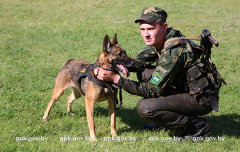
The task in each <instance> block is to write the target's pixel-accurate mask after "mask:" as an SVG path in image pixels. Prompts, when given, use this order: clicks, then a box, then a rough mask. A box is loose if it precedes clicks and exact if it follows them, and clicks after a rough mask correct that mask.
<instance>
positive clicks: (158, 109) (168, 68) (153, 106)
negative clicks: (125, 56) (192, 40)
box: [118, 7, 219, 138]
mask: <svg viewBox="0 0 240 152" xmlns="http://www.w3.org/2000/svg"><path fill="white" fill-rule="evenodd" d="M149 10H150V14H151V11H152V12H153V13H152V14H154V13H158V14H163V17H162V18H164V17H165V19H166V16H167V15H166V14H165V13H166V12H165V11H164V12H163V10H162V9H160V8H157V7H155V8H152V7H151V8H150V9H149V8H146V9H144V10H143V11H142V16H141V17H140V18H139V20H146V18H147V17H146V18H144V17H145V16H144V15H143V14H147V13H148V11H149ZM146 12H147V13H146ZM148 14H149V13H148ZM151 17H152V16H151ZM159 18H161V17H159ZM151 19H152V18H151ZM146 21H147V20H146ZM181 36H182V34H181V32H180V31H177V30H174V29H168V35H167V36H166V38H165V41H166V40H168V39H170V38H175V37H181ZM201 55H202V53H201V52H199V51H196V50H194V49H193V50H192V52H190V51H189V50H188V49H187V47H186V45H179V46H177V47H173V48H170V49H167V50H166V51H165V52H164V53H163V54H162V53H161V50H158V49H156V48H154V47H153V46H146V47H145V49H144V50H143V51H142V52H141V53H140V54H138V55H137V56H136V57H135V58H134V59H135V61H136V63H135V64H134V67H131V68H129V71H131V72H139V71H143V70H144V69H146V68H148V67H149V65H151V64H153V63H154V62H155V61H156V62H157V66H156V69H155V70H154V71H153V73H152V76H151V79H150V80H149V81H147V82H136V81H132V80H129V79H125V78H122V77H121V78H120V80H119V83H118V86H119V87H122V88H123V89H124V90H125V91H127V92H129V93H130V94H133V95H138V96H142V97H144V98H143V99H142V100H140V101H139V102H138V104H137V110H138V113H139V115H140V116H141V117H143V118H144V119H146V120H149V121H152V122H154V123H156V124H158V125H161V126H163V127H165V128H167V129H172V130H178V129H181V128H183V127H184V126H186V128H187V129H186V132H185V133H183V135H182V137H184V138H187V137H189V136H190V137H197V136H203V137H206V136H208V135H209V134H210V133H211V128H210V125H209V123H208V121H207V120H205V119H203V118H200V117H197V116H200V115H205V114H208V113H210V112H211V111H212V106H211V102H210V96H213V97H215V98H216V99H217V101H218V91H219V90H214V91H212V90H211V91H212V92H211V94H209V93H206V92H207V91H205V92H203V93H201V94H197V95H190V94H189V92H186V91H185V90H184V89H183V87H184V86H181V84H179V83H178V82H179V79H180V78H181V77H184V76H185V75H186V71H187V70H188V69H189V68H190V67H191V66H192V65H193V64H194V63H195V62H196V61H198V59H199V58H200V56H201ZM148 72H149V71H148Z"/></svg>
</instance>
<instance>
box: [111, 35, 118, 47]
mask: <svg viewBox="0 0 240 152" xmlns="http://www.w3.org/2000/svg"><path fill="white" fill-rule="evenodd" d="M117 43H118V42H117V33H115V36H114V38H113V40H112V44H117Z"/></svg>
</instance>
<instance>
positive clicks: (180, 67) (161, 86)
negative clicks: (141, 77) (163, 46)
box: [118, 29, 201, 98]
mask: <svg viewBox="0 0 240 152" xmlns="http://www.w3.org/2000/svg"><path fill="white" fill-rule="evenodd" d="M168 31H169V33H168V35H167V36H166V38H165V41H166V40H168V39H170V38H174V37H181V36H182V34H181V32H180V31H178V30H174V29H168ZM200 56H201V53H199V52H196V51H194V50H193V51H192V52H189V51H188V49H187V47H186V45H180V46H177V47H173V48H171V49H168V50H166V51H165V52H164V53H163V54H161V50H158V49H156V48H154V47H153V46H146V47H145V49H144V50H143V51H142V52H141V53H139V54H138V55H137V56H136V57H134V58H133V59H134V60H135V61H136V63H135V64H134V66H133V67H131V68H129V71H131V72H136V71H139V70H143V69H145V68H146V67H147V66H149V65H150V64H153V63H154V62H155V61H156V60H157V63H158V65H157V67H156V69H155V71H154V72H153V74H152V78H151V80H149V81H148V82H136V81H133V80H129V79H125V78H122V77H121V78H120V80H119V83H118V86H119V87H122V88H123V89H124V90H125V91H127V92H128V93H130V94H133V95H138V96H142V97H146V98H151V97H158V96H160V95H161V93H162V92H163V91H164V90H165V89H166V88H167V87H168V86H169V85H171V84H172V83H173V82H174V79H176V77H178V74H181V73H183V72H185V71H187V70H188V69H189V67H190V66H191V65H192V64H193V63H194V62H195V61H196V60H198V59H199V58H200Z"/></svg>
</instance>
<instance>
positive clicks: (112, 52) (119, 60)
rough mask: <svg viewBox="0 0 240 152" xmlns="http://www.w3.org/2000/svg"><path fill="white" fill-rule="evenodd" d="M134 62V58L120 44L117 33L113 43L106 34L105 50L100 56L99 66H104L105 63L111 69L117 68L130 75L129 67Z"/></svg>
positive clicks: (120, 71)
mask: <svg viewBox="0 0 240 152" xmlns="http://www.w3.org/2000/svg"><path fill="white" fill-rule="evenodd" d="M133 64H134V61H133V59H132V58H130V57H128V56H127V54H126V51H125V50H124V49H123V48H122V47H121V46H120V45H119V44H118V42H117V34H115V36H114V38H113V41H112V43H111V42H110V40H109V37H108V35H106V36H105V38H104V41H103V52H102V53H101V54H100V57H99V66H100V67H102V68H104V65H107V66H109V67H110V68H109V69H111V70H116V71H118V72H119V73H121V74H124V75H125V76H126V77H128V76H129V75H130V74H129V72H128V70H127V67H131V66H132V65H133Z"/></svg>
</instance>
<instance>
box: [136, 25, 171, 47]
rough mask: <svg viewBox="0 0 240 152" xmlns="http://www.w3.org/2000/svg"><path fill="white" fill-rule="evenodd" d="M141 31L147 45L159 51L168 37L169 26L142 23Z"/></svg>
mask: <svg viewBox="0 0 240 152" xmlns="http://www.w3.org/2000/svg"><path fill="white" fill-rule="evenodd" d="M140 30H141V34H142V37H143V39H144V41H145V43H146V44H147V45H152V46H154V47H155V48H157V49H159V48H160V47H161V46H162V44H163V41H164V39H165V37H166V31H167V24H166V23H164V24H163V25H162V26H160V25H159V24H158V21H155V22H152V23H149V22H146V21H141V22H140Z"/></svg>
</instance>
